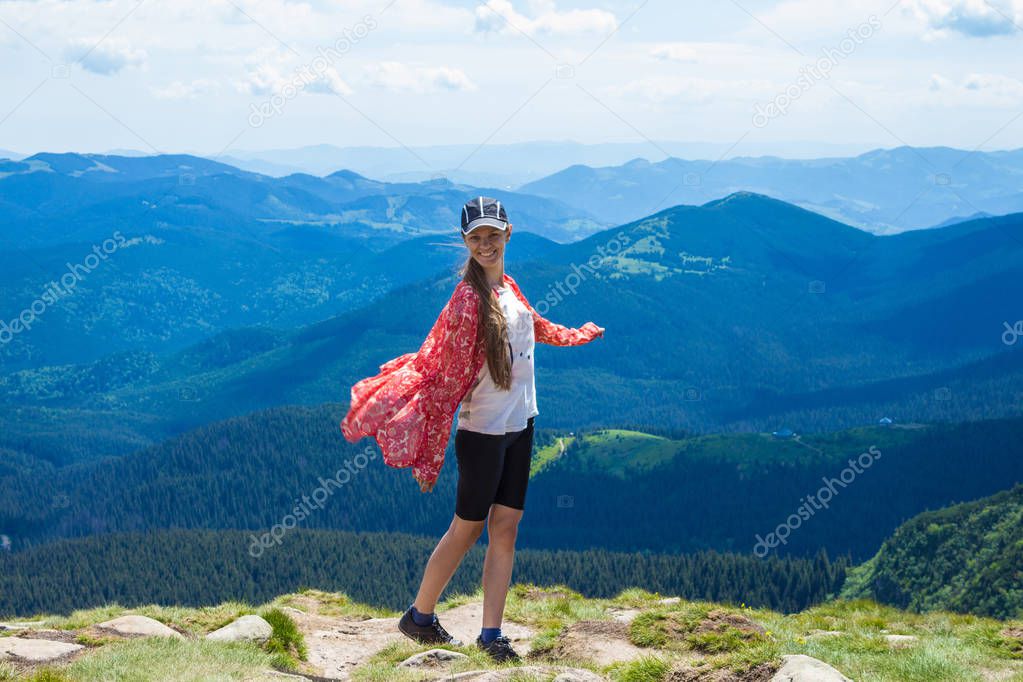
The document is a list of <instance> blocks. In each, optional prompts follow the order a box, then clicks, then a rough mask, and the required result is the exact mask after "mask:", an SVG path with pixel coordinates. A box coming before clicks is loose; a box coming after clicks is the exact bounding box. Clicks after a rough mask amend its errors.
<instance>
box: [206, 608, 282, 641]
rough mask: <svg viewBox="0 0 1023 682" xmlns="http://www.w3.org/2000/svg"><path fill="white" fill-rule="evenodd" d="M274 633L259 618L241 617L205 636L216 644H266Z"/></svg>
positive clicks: (268, 625) (271, 627)
mask: <svg viewBox="0 0 1023 682" xmlns="http://www.w3.org/2000/svg"><path fill="white" fill-rule="evenodd" d="M273 632H274V629H273V626H272V625H270V623H267V622H266V621H265V620H263V619H262V618H260V617H259V616H252V615H249V616H242V617H241V618H239V619H238V620H236V621H234V622H233V623H229V624H227V625H225V626H224V627H222V628H220V629H219V630H214V631H213V632H211V633H209V634H208V635H206V639H212V640H214V641H217V642H256V643H258V644H266V642H267V640H269V639H270V635H272V634H273Z"/></svg>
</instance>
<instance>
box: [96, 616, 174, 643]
mask: <svg viewBox="0 0 1023 682" xmlns="http://www.w3.org/2000/svg"><path fill="white" fill-rule="evenodd" d="M95 627H97V628H99V629H100V630H110V631H111V632H116V633H117V634H119V635H126V636H129V637H178V638H180V639H184V637H183V636H182V634H181V633H180V632H178V631H177V630H172V629H170V628H169V627H167V626H166V625H164V624H163V623H161V622H160V621H158V620H153V619H152V618H149V617H148V616H134V615H132V616H121V617H120V618H114V619H113V620H108V621H106V622H103V623H100V624H98V625H96V626H95Z"/></svg>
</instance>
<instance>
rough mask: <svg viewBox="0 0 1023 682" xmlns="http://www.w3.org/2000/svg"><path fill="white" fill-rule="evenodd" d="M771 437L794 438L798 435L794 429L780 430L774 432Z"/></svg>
mask: <svg viewBox="0 0 1023 682" xmlns="http://www.w3.org/2000/svg"><path fill="white" fill-rule="evenodd" d="M771 435H772V436H774V437H775V438H794V437H795V435H796V434H795V433H794V432H793V431H792V429H778V430H777V431H772V432H771Z"/></svg>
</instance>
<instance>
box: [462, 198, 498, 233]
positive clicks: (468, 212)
mask: <svg viewBox="0 0 1023 682" xmlns="http://www.w3.org/2000/svg"><path fill="white" fill-rule="evenodd" d="M483 225H490V226H491V227H496V228H497V229H499V230H507V229H508V214H507V213H505V210H504V206H502V205H501V202H500V201H498V200H497V199H491V198H490V197H476V198H475V199H470V200H469V201H467V202H465V206H462V234H469V233H470V232H472V231H473V230H475V229H476V228H477V227H480V226H483Z"/></svg>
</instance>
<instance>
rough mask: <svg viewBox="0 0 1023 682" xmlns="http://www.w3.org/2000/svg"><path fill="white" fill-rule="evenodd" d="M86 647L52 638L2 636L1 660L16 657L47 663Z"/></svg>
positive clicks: (0, 645) (0, 641)
mask: <svg viewBox="0 0 1023 682" xmlns="http://www.w3.org/2000/svg"><path fill="white" fill-rule="evenodd" d="M84 648H85V647H84V646H82V645H81V644H71V643H69V642H56V641H53V640H50V639H24V638H21V637H0V660H5V659H11V658H14V659H20V660H22V661H25V662H28V663H45V662H47V661H54V660H56V659H58V658H63V657H64V656H70V655H71V654H73V653H75V652H76V651H80V650H82V649H84Z"/></svg>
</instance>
